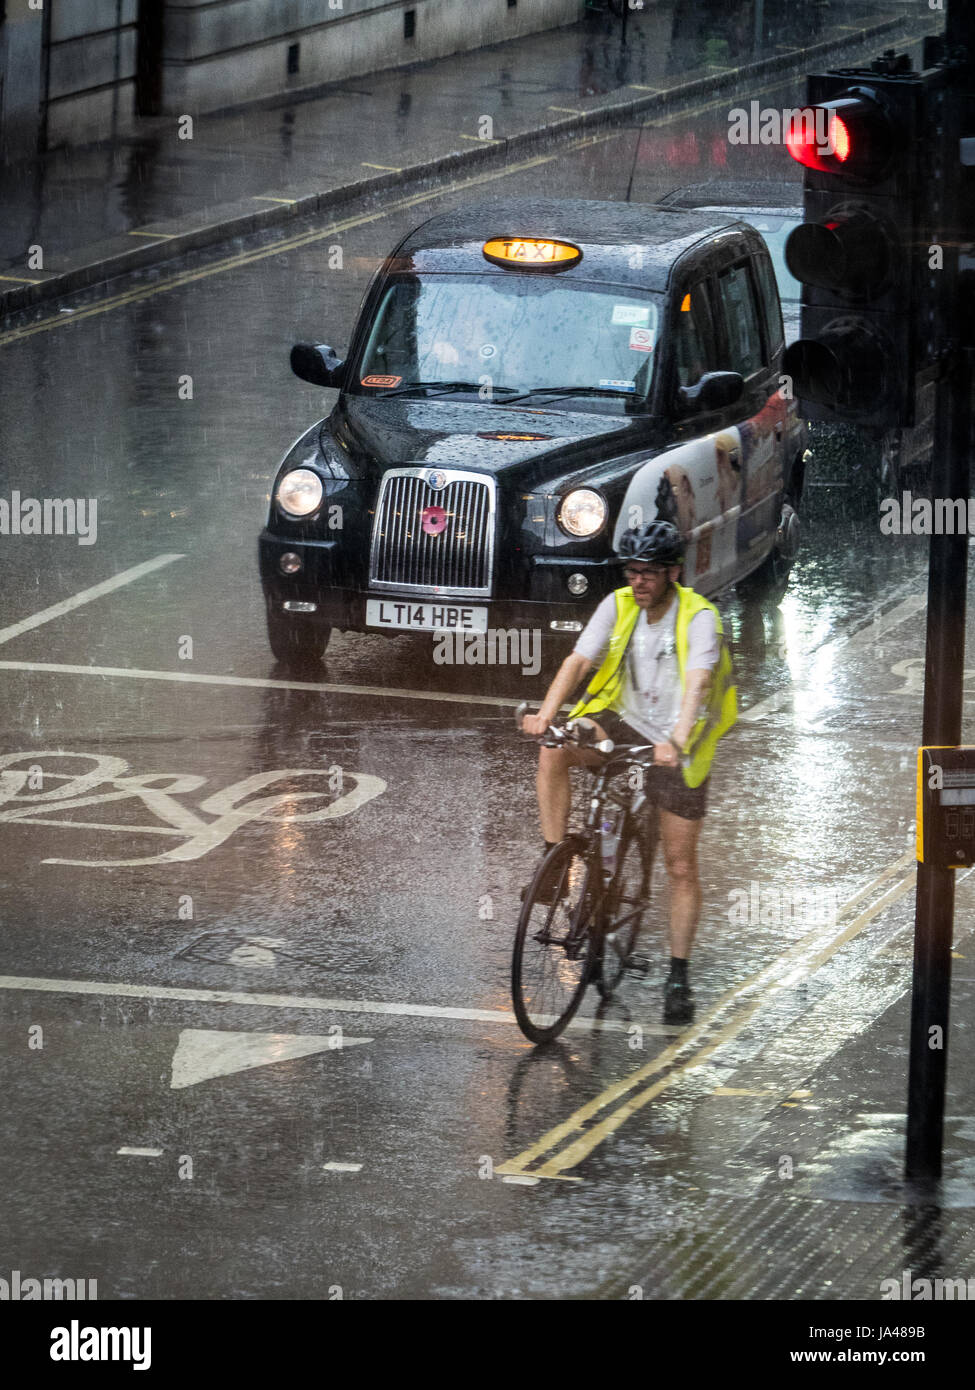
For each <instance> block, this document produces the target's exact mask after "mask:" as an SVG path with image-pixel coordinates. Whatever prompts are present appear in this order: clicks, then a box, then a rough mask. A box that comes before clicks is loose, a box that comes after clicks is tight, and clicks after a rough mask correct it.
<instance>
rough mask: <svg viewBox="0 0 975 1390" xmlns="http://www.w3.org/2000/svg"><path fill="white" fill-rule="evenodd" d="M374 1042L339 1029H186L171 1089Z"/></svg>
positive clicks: (174, 1056) (177, 1057)
mask: <svg viewBox="0 0 975 1390" xmlns="http://www.w3.org/2000/svg"><path fill="white" fill-rule="evenodd" d="M370 1042H372V1038H351V1037H348V1036H347V1035H346V1034H345V1033H343V1032H342V1030H341V1028H337V1029H336V1031H335V1032H334V1033H329V1034H323V1033H232V1032H229V1031H226V1030H220V1031H216V1030H214V1029H212V1028H184V1029H183V1031H182V1032H181V1033H180V1035H179V1042H178V1043H177V1044H176V1051H175V1052H174V1053H173V1069H172V1077H171V1079H170V1083H169V1085H170V1089H171V1090H173V1091H179V1090H182V1089H183V1088H184V1087H186V1086H197V1085H199V1083H200V1082H201V1081H209V1080H211V1079H212V1078H213V1077H214V1076H231V1075H232V1074H233V1073H234V1072H237V1071H250V1070H251V1069H252V1068H254V1067H268V1066H270V1065H271V1064H272V1063H274V1062H287V1061H291V1060H292V1059H293V1058H295V1057H310V1056H312V1055H313V1054H314V1053H316V1052H341V1051H342V1050H343V1049H344V1048H346V1047H357V1046H360V1045H361V1044H363V1043H370Z"/></svg>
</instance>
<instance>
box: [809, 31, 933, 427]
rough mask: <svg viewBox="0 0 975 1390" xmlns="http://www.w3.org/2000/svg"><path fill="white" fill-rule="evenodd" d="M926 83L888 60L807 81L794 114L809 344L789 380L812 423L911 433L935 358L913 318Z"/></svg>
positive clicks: (922, 258) (921, 244)
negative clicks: (921, 378) (921, 373)
mask: <svg viewBox="0 0 975 1390" xmlns="http://www.w3.org/2000/svg"><path fill="white" fill-rule="evenodd" d="M931 76H932V75H931V74H926V73H916V72H912V71H910V70H908V69H907V68H906V66H905V60H903V59H901V60H892V59H891V58H886V59H881V60H878V63H877V64H875V65H874V67H873V68H869V69H847V70H843V71H841V72H835V73H825V74H819V75H815V76H810V77H809V78H808V79H807V104H806V106H805V107H804V108H803V109H802V110H801V111H800V112H798V113H794V114H793V118H792V121H791V124H790V128H789V131H788V133H787V137H786V146H787V148H788V150H789V153H790V154H791V155H792V156H793V158H794V159H796V160H798V162H799V163H800V164H802V165H803V166H804V167H805V170H806V175H805V182H804V218H805V220H804V221H803V223H802V225H801V226H799V227H796V228H795V229H794V230H793V232H792V233H791V235H790V236H789V239H788V241H787V242H786V247H785V257H786V263H787V264H788V267H789V270H790V271H791V272H792V274H793V275H794V276H795V277H796V279H797V280H799V281H801V283H802V285H803V287H804V288H803V294H802V336H801V337H800V338H799V340H798V341H797V342H795V343H793V344H792V345H791V346H790V347H789V348H788V350H787V352H786V356H785V364H784V371H785V373H786V374H787V375H788V376H789V377H791V378H792V383H793V390H794V393H795V394H796V395H797V396H798V397H799V398H800V400H801V401H802V403H803V407H804V409H805V412H806V413H807V415H809V417H810V418H811V419H817V420H847V421H851V422H853V423H857V424H862V425H875V426H880V427H884V428H890V427H892V426H896V425H909V424H912V423H913V418H914V399H915V374H916V373H917V371H918V370H920V369H921V367H922V366H923V365H925V363H926V361H927V358H928V355H929V351H930V347H929V344H928V342H927V341H926V339H925V335H924V333H923V332H922V331H920V328H919V324H918V323H917V322H916V316H917V315H918V314H919V313H920V309H921V300H922V298H923V296H924V287H925V283H926V281H925V274H926V270H927V249H928V243H929V237H928V236H926V235H924V234H923V232H924V225H923V224H924V222H925V220H926V216H927V213H926V211H925V210H924V209H923V208H922V207H921V206H920V204H921V201H922V198H921V194H922V188H923V169H922V160H923V157H924V150H925V148H926V147H927V144H928V138H927V130H926V116H925V96H926V91H927V88H928V86H929V82H930V78H931ZM928 337H930V334H929V335H928Z"/></svg>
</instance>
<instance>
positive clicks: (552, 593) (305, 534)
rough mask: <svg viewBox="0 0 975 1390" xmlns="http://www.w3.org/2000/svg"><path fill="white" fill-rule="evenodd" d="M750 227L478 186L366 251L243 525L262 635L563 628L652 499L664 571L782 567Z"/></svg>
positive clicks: (794, 454) (735, 576)
mask: <svg viewBox="0 0 975 1390" xmlns="http://www.w3.org/2000/svg"><path fill="white" fill-rule="evenodd" d="M782 354H783V328H782V315H781V310H780V305H779V297H778V292H777V290H776V283H775V275H774V272H773V267H772V262H771V260H770V258H769V254H768V249H767V247H766V245H765V242H764V241H763V239H762V237H761V236H760V234H759V233H758V232H757V231H755V230H754V229H753V228H752V227H750V226H748V225H747V224H746V223H745V222H743V221H740V220H737V219H735V218H730V219H729V218H727V217H720V216H719V217H715V216H713V215H709V214H701V213H694V212H687V211H683V210H680V209H674V208H665V207H655V206H640V205H634V204H625V203H601V202H587V201H578V200H556V199H530V200H528V199H526V200H518V201H512V200H507V199H495V200H491V201H489V202H485V203H480V204H476V205H473V206H470V205H469V206H467V207H465V208H463V209H460V210H457V211H455V212H450V213H446V214H442V215H440V216H437V217H434V218H432V219H431V220H430V221H428V222H426V223H424V224H423V225H422V226H420V227H419V228H417V229H416V230H415V231H413V232H411V233H410V234H409V235H408V236H407V237H406V238H405V239H404V240H403V241H402V242H401V243H400V245H399V246H397V247H396V249H395V250H394V251H393V252H392V253H391V255H389V256H388V257H387V258H386V260H385V261H384V262H383V264H382V265H381V266H380V268H379V270H378V271H377V272H376V275H375V276H374V278H373V281H372V283H371V285H370V287H369V289H368V291H367V293H366V297H365V300H364V302H363V306H362V309H361V312H360V315H359V320H358V323H357V325H356V327H355V330H354V332H353V334H352V339H351V344H350V347H349V350H348V353H347V354H346V355H345V357H344V359H340V358H339V357H338V355H337V354H336V353H335V352H334V351H333V349H332V348H331V347H328V346H325V345H318V346H311V345H306V344H298V345H296V346H295V347H294V348H293V349H292V353H291V365H292V369H293V370H294V371H295V373H296V374H297V375H298V376H300V377H302V378H303V379H305V380H307V381H310V382H313V383H315V384H317V385H319V386H328V387H336V388H338V390H339V396H338V400H337V402H336V404H335V406H334V408H333V410H332V412H331V414H330V415H329V416H328V417H327V418H326V419H324V420H319V421H318V422H316V423H315V424H314V425H312V427H311V428H310V429H309V430H307V431H306V432H305V433H304V434H303V435H302V436H301V437H300V439H298V441H297V442H296V443H295V444H294V445H293V446H292V448H291V449H290V450H289V452H288V453H287V454H286V456H285V458H284V460H283V462H282V463H281V465H280V468H279V469H278V473H277V476H276V478H275V480H274V484H273V488H272V493H271V503H270V512H269V516H268V521H267V526H266V527H265V529H264V531H263V532H262V534H261V537H260V542H259V555H260V569H261V579H262V585H263V589H264V596H265V603H266V608H267V621H268V634H269V638H270V644H271V649H272V652H273V653H274V655H275V656H276V657H277V658H278V660H279V661H282V662H284V663H286V664H291V665H293V664H299V663H304V662H307V661H308V660H309V659H318V658H320V657H321V655H322V653H323V652H324V650H325V646H326V644H327V642H328V638H329V634H330V632H331V631H332V630H333V629H337V630H342V631H353V632H384V633H388V634H393V635H397V634H398V635H402V634H403V633H407V632H418V633H428V634H429V633H431V632H433V633H436V632H438V631H442V630H455V631H458V632H471V633H477V632H485V631H488V630H489V629H498V628H501V629H512V628H520V629H525V628H528V629H533V630H539V629H540V630H541V631H543V632H545V633H564V634H573V633H577V632H579V631H580V630H581V629H582V627H583V626H584V624H585V622H586V620H587V618H588V617H589V615H590V614H591V613H592V611H593V608H594V607H595V605H596V603H597V602H598V600H599V599H600V598H602V597H603V596H604V595H605V594H606V593H608V592H609V591H610V589H612V588H614V587H615V586H616V585H618V583H619V569H618V567H617V566H616V565H614V563H613V544H614V540H615V539H616V537H617V536H618V534H619V533H620V532H621V531H622V530H624V529H625V528H626V527H627V526H630V525H634V524H637V523H639V522H643V521H649V520H652V519H653V518H654V517H658V516H659V517H664V518H667V519H670V520H673V521H674V522H675V523H676V524H677V525H678V526H679V527H680V529H681V531H682V533H683V535H684V538H685V542H686V562H685V570H684V577H685V582H689V583H692V584H693V585H694V586H695V588H697V589H698V590H699V591H700V592H701V593H703V594H705V595H710V594H715V593H717V592H718V591H719V590H722V589H725V588H727V587H728V586H729V585H732V584H734V583H737V582H738V581H739V580H741V579H743V578H745V577H746V576H748V575H755V574H758V576H759V578H760V579H761V580H763V581H764V580H769V581H772V582H774V583H781V582H782V580H783V579H784V577H785V575H786V574H787V572H788V568H789V565H790V564H791V561H792V558H793V556H794V554H795V551H796V546H797V544H798V520H797V515H796V511H797V508H798V504H799V500H800V496H801V493H802V485H803V468H804V452H805V439H804V434H803V425H802V422H801V420H800V418H799V415H798V411H797V408H796V405H795V403H794V402H793V401H791V400H790V399H789V392H788V389H787V384H786V385H784V378H782V376H781V366H782Z"/></svg>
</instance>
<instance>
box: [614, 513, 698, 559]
mask: <svg viewBox="0 0 975 1390" xmlns="http://www.w3.org/2000/svg"><path fill="white" fill-rule="evenodd" d="M616 553H617V555H618V556H619V557H620V559H621V560H646V561H655V562H656V563H657V564H658V565H680V564H683V561H684V542H683V541H682V540H681V535H680V532H679V531H678V529H677V527H676V526H675V525H674V524H673V522H670V521H649V522H647V524H646V526H633V527H631V528H630V530H629V531H624V532H623V534H622V536H620V540H619V545H618V546H617V547H616Z"/></svg>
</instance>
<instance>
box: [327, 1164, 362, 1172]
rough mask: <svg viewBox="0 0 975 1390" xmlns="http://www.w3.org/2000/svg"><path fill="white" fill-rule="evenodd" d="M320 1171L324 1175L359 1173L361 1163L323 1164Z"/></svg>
mask: <svg viewBox="0 0 975 1390" xmlns="http://www.w3.org/2000/svg"><path fill="white" fill-rule="evenodd" d="M322 1170H323V1172H326V1173H361V1172H362V1164H361V1163H323V1164H322Z"/></svg>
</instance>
